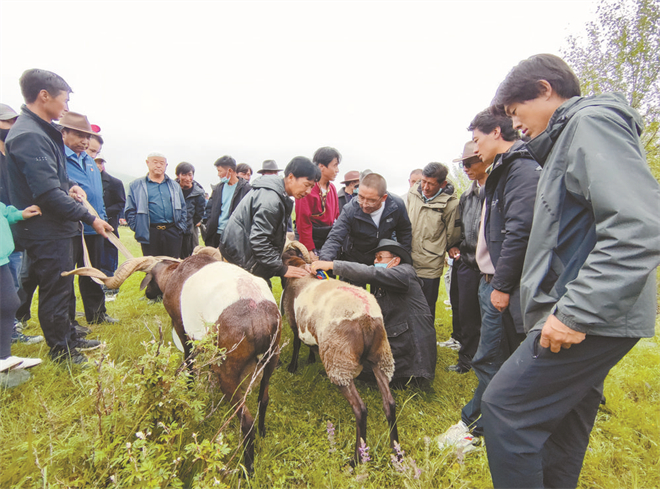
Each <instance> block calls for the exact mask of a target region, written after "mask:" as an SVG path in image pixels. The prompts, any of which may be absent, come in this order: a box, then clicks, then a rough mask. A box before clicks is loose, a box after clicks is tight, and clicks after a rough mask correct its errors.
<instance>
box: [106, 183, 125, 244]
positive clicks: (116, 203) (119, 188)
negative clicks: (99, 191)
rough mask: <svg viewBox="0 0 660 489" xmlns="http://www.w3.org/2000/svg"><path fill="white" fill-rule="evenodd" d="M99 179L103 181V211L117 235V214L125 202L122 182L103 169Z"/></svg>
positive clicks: (122, 208) (119, 213) (120, 211)
mask: <svg viewBox="0 0 660 489" xmlns="http://www.w3.org/2000/svg"><path fill="white" fill-rule="evenodd" d="M101 181H102V182H103V204H104V205H105V213H106V214H107V216H108V224H110V225H111V226H112V227H113V228H115V234H116V235H117V236H119V234H118V227H119V216H120V215H121V213H122V211H123V210H124V205H125V204H126V190H125V189H124V183H123V182H122V181H121V180H119V179H118V178H115V177H113V176H112V175H110V174H109V173H108V172H107V171H105V170H103V171H102V172H101Z"/></svg>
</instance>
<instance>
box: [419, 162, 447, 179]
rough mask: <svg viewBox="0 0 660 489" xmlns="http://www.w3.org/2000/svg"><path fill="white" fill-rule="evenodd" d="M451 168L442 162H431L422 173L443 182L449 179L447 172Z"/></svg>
mask: <svg viewBox="0 0 660 489" xmlns="http://www.w3.org/2000/svg"><path fill="white" fill-rule="evenodd" d="M448 173H449V169H448V168H447V167H446V166H445V165H443V164H442V163H429V164H428V165H426V166H425V167H424V170H422V175H424V176H425V177H426V178H435V179H437V180H438V183H442V182H444V181H445V180H447V174H448Z"/></svg>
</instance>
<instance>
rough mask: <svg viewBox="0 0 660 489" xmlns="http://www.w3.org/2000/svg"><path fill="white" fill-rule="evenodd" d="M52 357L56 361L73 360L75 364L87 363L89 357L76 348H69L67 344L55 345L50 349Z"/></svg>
mask: <svg viewBox="0 0 660 489" xmlns="http://www.w3.org/2000/svg"><path fill="white" fill-rule="evenodd" d="M49 355H50V358H51V360H53V361H54V362H57V363H63V362H71V363H73V364H75V365H81V364H83V363H87V357H86V356H85V355H83V354H82V353H80V352H79V351H78V350H76V349H75V348H67V347H65V346H55V347H53V348H51V349H50V353H49Z"/></svg>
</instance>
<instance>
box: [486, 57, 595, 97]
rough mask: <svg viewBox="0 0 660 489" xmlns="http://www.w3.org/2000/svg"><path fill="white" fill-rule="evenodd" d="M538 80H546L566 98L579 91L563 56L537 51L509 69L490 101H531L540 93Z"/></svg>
mask: <svg viewBox="0 0 660 489" xmlns="http://www.w3.org/2000/svg"><path fill="white" fill-rule="evenodd" d="M541 80H545V81H547V82H548V83H549V84H550V86H551V87H552V89H553V90H554V91H555V92H556V93H557V95H559V96H560V97H562V98H565V99H569V98H571V97H579V96H580V95H581V93H582V92H581V90H580V81H579V80H578V77H577V76H576V75H575V73H573V70H572V69H571V67H570V66H568V64H567V63H566V62H565V61H564V60H563V59H561V58H560V57H559V56H555V55H554V54H536V55H534V56H532V57H531V58H527V59H525V60H523V61H521V62H520V63H518V65H517V66H515V67H514V68H513V69H512V70H511V71H510V72H509V74H508V75H507V76H506V78H505V79H504V81H503V82H502V83H501V84H500V86H499V87H498V88H497V92H496V94H495V99H494V100H493V104H494V105H500V106H506V105H511V104H512V103H523V102H527V101H528V100H534V99H535V98H536V97H538V96H539V95H541V93H542V92H543V88H542V86H541V84H540V83H539V82H540V81H541Z"/></svg>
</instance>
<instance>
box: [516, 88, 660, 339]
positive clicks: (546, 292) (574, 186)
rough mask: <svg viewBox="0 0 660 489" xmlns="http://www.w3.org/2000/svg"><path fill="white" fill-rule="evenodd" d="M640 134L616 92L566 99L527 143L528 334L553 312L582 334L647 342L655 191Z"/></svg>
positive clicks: (659, 240) (657, 208) (656, 235)
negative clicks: (530, 190) (534, 184)
mask: <svg viewBox="0 0 660 489" xmlns="http://www.w3.org/2000/svg"><path fill="white" fill-rule="evenodd" d="M641 132H642V122H641V118H640V116H639V114H638V113H637V112H636V111H635V110H634V109H632V108H631V107H630V106H629V105H628V104H627V103H626V101H625V99H624V97H623V96H622V95H621V94H604V95H598V96H594V97H589V98H582V97H573V98H572V99H570V100H568V101H566V102H565V103H564V104H563V105H562V106H561V107H559V108H558V109H557V111H556V112H555V113H554V115H553V116H552V118H551V119H550V123H549V124H548V128H547V129H546V131H545V132H543V133H541V134H540V135H539V136H538V137H536V138H535V139H534V140H532V141H530V142H529V143H528V149H529V151H530V153H531V154H532V155H533V156H534V158H535V159H536V160H537V161H538V162H539V163H540V164H541V165H542V166H543V172H542V175H541V179H540V180H539V185H538V191H537V197H536V203H535V206H534V223H533V225H532V230H531V235H530V238H529V246H528V252H527V256H526V259H525V264H524V269H523V277H522V283H521V297H522V307H523V313H524V322H525V330H526V331H529V330H532V329H540V328H541V327H543V324H544V323H545V320H546V319H547V317H548V316H549V315H550V314H555V315H556V316H557V318H558V319H559V320H560V321H561V322H563V323H564V324H566V325H567V326H568V327H570V328H571V329H573V330H575V331H580V332H583V333H586V334H592V335H598V336H618V337H631V338H639V337H651V336H653V334H654V324H655V313H656V305H657V298H656V293H657V291H656V286H655V275H656V268H657V266H658V264H659V263H660V186H658V182H656V180H655V179H654V178H653V176H652V175H651V172H650V171H649V168H648V166H647V163H646V158H645V155H644V150H643V148H642V144H641V142H640V138H639V135H640V134H641Z"/></svg>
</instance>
